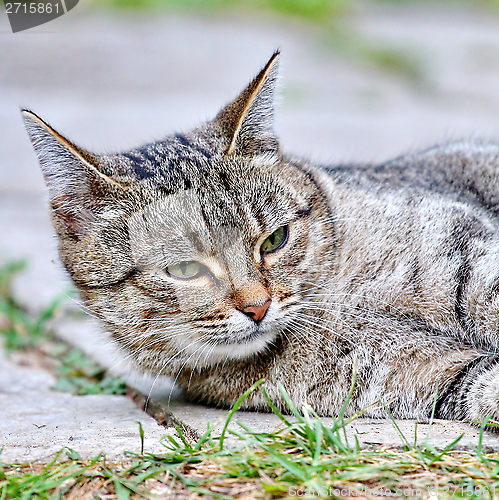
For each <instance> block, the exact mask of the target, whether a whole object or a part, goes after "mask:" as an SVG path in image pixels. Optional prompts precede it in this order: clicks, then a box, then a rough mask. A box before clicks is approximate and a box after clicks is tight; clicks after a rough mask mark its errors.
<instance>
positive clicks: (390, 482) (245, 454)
mask: <svg viewBox="0 0 499 500" xmlns="http://www.w3.org/2000/svg"><path fill="white" fill-rule="evenodd" d="M256 386H257V384H255V386H253V387H252V388H251V389H250V390H249V391H248V392H247V393H246V394H245V395H246V396H247V395H248V393H249V392H250V391H252V390H257V387H256ZM282 394H283V396H284V397H285V399H287V404H288V406H289V408H290V410H291V412H292V414H293V415H294V418H293V419H292V418H288V417H285V416H284V415H282V414H281V413H280V412H279V411H277V410H276V413H277V415H278V416H279V418H280V419H281V421H282V424H281V426H280V427H279V428H277V429H276V430H275V431H273V432H258V431H254V430H251V429H249V428H247V427H245V426H244V425H243V424H241V423H239V426H240V430H239V431H234V430H231V429H229V428H228V423H229V421H230V420H231V419H232V418H233V415H234V411H231V412H229V413H228V415H227V419H226V422H225V425H224V427H223V430H224V432H223V433H222V436H220V435H216V433H215V430H214V429H210V428H208V429H207V431H206V433H205V434H204V435H203V436H202V437H201V438H200V439H199V440H198V441H196V442H191V441H189V440H188V439H187V438H186V437H184V436H183V435H182V433H181V432H180V430H178V429H177V430H178V436H179V437H178V438H174V437H172V436H168V437H167V438H165V439H164V442H163V444H164V447H165V450H164V452H163V453H160V454H157V453H156V454H153V453H147V450H146V452H145V453H142V454H140V455H138V454H132V453H130V454H129V457H130V458H129V460H128V461H126V462H125V463H121V464H117V463H110V462H107V461H106V460H105V459H104V458H103V457H101V456H99V457H97V458H96V459H95V460H93V461H82V460H80V458H79V457H78V455H77V454H76V452H74V450H70V449H66V455H67V457H68V460H67V461H66V462H63V463H61V462H60V461H59V460H57V459H56V460H54V461H53V462H52V463H50V464H48V465H46V466H43V465H30V466H24V467H23V466H17V467H16V466H7V465H4V466H2V467H0V498H2V499H3V498H23V499H24V498H26V499H28V498H30V499H31V498H34V499H49V498H50V499H56V498H69V497H71V498H79V497H82V496H84V495H89V496H88V497H89V498H92V496H91V495H95V496H94V498H99V497H100V498H103V497H104V498H118V499H128V498H132V497H133V498H168V497H170V496H171V495H172V491H176V492H177V493H183V494H184V495H186V496H188V495H195V494H196V495H200V496H201V497H203V498H218V499H228V498H238V497H241V496H243V495H244V494H245V493H246V494H247V493H248V492H254V493H253V495H254V496H252V497H251V498H269V499H270V498H272V499H273V498H290V497H293V496H300V497H301V498H316V497H317V496H322V497H327V498H341V497H342V496H346V495H345V494H346V493H348V494H350V496H354V495H355V496H360V497H364V496H367V497H368V498H369V495H370V496H371V497H383V496H385V497H386V496H398V497H413V498H427V497H428V496H429V493H430V492H436V493H437V495H438V498H440V499H445V498H463V497H464V498H477V499H478V498H479V499H487V498H496V496H497V495H496V494H495V492H496V489H498V488H499V457H498V456H497V455H484V454H482V453H481V452H480V451H479V450H477V452H476V453H472V452H471V453H465V452H455V451H452V446H449V447H448V448H447V449H446V450H443V451H439V450H436V449H434V448H433V447H431V446H430V445H429V444H428V442H427V441H425V442H424V443H423V444H422V445H418V444H416V443H415V444H413V445H409V444H408V443H409V441H410V440H409V439H407V438H406V437H403V442H404V444H405V445H406V446H407V450H406V451H403V452H402V451H396V450H384V451H365V450H360V449H359V446H358V443H357V442H353V443H352V442H348V440H347V439H346V437H345V436H346V434H345V432H344V430H345V426H346V425H347V424H348V421H349V420H346V419H343V418H338V419H337V420H336V421H335V423H334V424H333V425H332V426H325V425H324V424H323V423H322V422H321V420H320V419H318V418H316V415H314V414H313V412H312V411H311V410H308V412H307V414H306V415H301V414H300V413H299V412H298V411H297V410H296V408H295V407H294V406H293V405H292V403H291V402H290V401H289V398H287V395H286V393H285V392H284V391H282ZM227 438H230V447H227V446H226V444H227ZM63 453H64V451H62V452H61V454H63ZM307 492H308V493H309V494H308V495H307V494H306V493H307ZM99 495H100V496H99ZM104 495H106V496H104ZM192 498H198V497H197V496H196V497H194V496H193V497H192ZM246 498H248V497H246Z"/></svg>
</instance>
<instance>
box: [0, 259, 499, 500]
mask: <svg viewBox="0 0 499 500" xmlns="http://www.w3.org/2000/svg"><path fill="white" fill-rule="evenodd" d="M23 268H24V264H23V263H20V262H16V263H11V264H7V265H5V266H3V267H0V331H1V332H2V335H3V337H4V339H5V343H6V345H7V347H8V349H9V351H10V352H11V353H16V352H17V353H18V352H25V351H26V350H28V351H29V350H35V351H36V352H37V354H39V355H42V356H45V357H47V358H48V359H49V361H50V363H52V364H53V365H54V366H55V368H56V371H58V373H59V379H58V383H57V385H58V386H59V388H60V389H65V390H69V391H71V392H75V393H77V394H88V393H94V392H107V391H109V393H116V392H118V393H119V392H120V385H119V383H118V382H116V383H117V384H118V387H115V386H114V383H115V382H110V381H109V380H110V379H107V377H106V376H105V374H103V373H102V370H101V369H99V368H98V367H95V365H94V364H93V363H91V362H90V361H89V360H88V359H86V358H85V357H84V355H83V354H82V353H81V352H76V351H74V350H73V349H71V348H68V347H67V346H66V345H64V344H62V343H60V342H57V341H55V340H54V338H53V337H52V336H51V335H50V333H49V330H48V321H49V319H50V318H52V317H53V316H54V313H55V311H56V310H57V307H58V304H59V303H60V300H57V301H54V303H52V304H51V305H50V306H49V307H48V308H47V309H46V310H45V311H43V312H42V313H41V314H40V315H38V316H37V317H32V316H31V315H30V314H28V313H27V311H25V310H24V309H23V308H22V307H21V306H20V305H19V304H18V303H17V302H16V300H15V299H14V298H13V296H12V287H11V283H12V279H13V278H14V276H15V275H16V273H18V272H20V271H21V270H22V269H23ZM111 380H112V379H111ZM261 382H262V381H260V382H258V383H256V384H255V385H254V386H252V387H251V388H249V389H248V391H246V392H245V393H244V394H243V395H242V396H241V398H240V399H239V401H238V402H237V403H236V405H235V406H234V408H233V409H232V410H231V411H229V412H228V413H227V417H226V419H225V421H224V422H222V424H220V428H211V427H210V426H208V428H207V430H206V432H205V433H204V435H203V436H202V437H201V438H200V439H197V440H196V439H192V438H189V437H188V436H187V435H185V434H183V433H182V431H181V430H180V428H177V436H178V437H172V436H166V437H164V440H163V445H164V452H163V453H160V454H157V453H156V454H153V453H148V452H147V450H142V452H141V454H132V453H128V459H127V460H125V461H123V462H120V463H113V462H109V461H107V460H106V459H105V457H103V456H97V457H96V458H95V459H94V460H81V458H80V457H79V455H78V453H77V452H76V451H75V450H73V449H71V448H65V449H63V450H61V452H60V453H59V454H58V456H57V457H56V458H55V459H54V460H53V461H52V462H51V463H49V464H37V463H35V464H24V465H18V464H17V465H9V464H3V465H2V464H1V463H0V500H7V499H26V500H28V499H61V498H68V499H70V498H71V499H73V498H89V499H90V498H105V499H119V500H124V499H131V498H173V497H174V498H189V499H190V498H192V499H194V498H216V499H229V498H241V499H243V498H246V499H248V498H264V499H280V498H294V497H300V498H317V497H324V498H345V497H360V498H393V497H402V498H432V499H435V498H439V499H446V498H475V499H492V498H498V497H499V454H484V453H482V451H481V441H482V440H481V437H480V441H479V443H478V447H477V449H476V450H475V451H470V452H459V451H455V450H454V449H453V448H454V447H455V445H456V444H457V442H458V441H459V440H456V441H454V443H450V445H449V446H448V447H447V448H446V449H444V450H437V449H435V448H434V447H432V446H431V444H430V442H429V439H428V436H427V438H426V439H425V440H424V441H423V443H417V442H414V441H413V440H411V439H410V438H408V437H407V436H404V435H402V433H400V437H401V443H402V445H403V447H404V448H405V450H404V451H400V450H390V449H374V450H373V449H372V450H367V449H364V450H362V449H360V446H359V443H358V442H357V440H356V439H355V440H354V441H353V442H352V440H350V441H349V440H348V439H347V433H346V427H347V426H348V424H349V422H350V421H351V420H352V419H353V418H355V417H351V418H349V419H346V418H344V417H343V411H342V412H340V414H339V416H338V418H337V419H335V420H334V424H333V425H332V426H326V425H324V423H323V422H322V421H321V420H320V419H319V418H318V417H317V415H315V413H314V412H313V410H312V409H311V408H307V407H305V409H304V413H303V414H302V413H300V412H299V411H298V410H297V409H296V408H295V406H294V405H293V403H292V402H291V400H290V399H289V397H288V395H287V394H286V392H285V391H284V389H283V388H281V394H282V397H283V398H284V401H286V404H287V406H288V408H289V410H290V414H291V417H286V416H284V415H283V414H282V413H281V412H280V411H279V410H278V409H277V408H275V407H274V408H273V410H274V413H275V414H276V415H277V416H278V417H279V418H280V420H281V425H280V426H279V427H278V428H276V429H275V430H274V431H272V432H260V431H254V430H252V429H250V428H248V427H246V426H245V425H244V424H242V423H240V422H238V427H237V429H238V430H234V429H233V427H232V426H231V427H229V423H230V422H231V421H232V420H233V419H234V418H235V415H236V413H235V412H236V410H237V409H238V408H239V406H240V404H241V403H242V401H243V400H244V398H245V397H247V396H248V395H249V394H250V393H251V392H252V391H255V390H262V391H263V394H264V396H266V393H265V391H264V390H263V389H262V388H261V387H259V385H260V384H261ZM123 387H124V385H123ZM352 387H353V384H352ZM267 399H268V398H267ZM347 402H348V398H347V400H346V402H345V405H344V408H346V403H347ZM393 425H394V426H395V427H396V428H397V429H398V427H397V424H396V422H395V421H393ZM484 428H485V425H483V426H482V429H481V433H483V432H484ZM137 432H138V434H139V436H140V438H141V440H142V443H144V431H143V429H142V427H141V426H140V424H139V427H138V429H137ZM399 432H400V431H399ZM428 434H430V431H429V432H428ZM481 435H482V434H481ZM0 457H1V455H0ZM433 493H434V495H433V497H432V496H431V495H432V494H433ZM435 495H436V497H435Z"/></svg>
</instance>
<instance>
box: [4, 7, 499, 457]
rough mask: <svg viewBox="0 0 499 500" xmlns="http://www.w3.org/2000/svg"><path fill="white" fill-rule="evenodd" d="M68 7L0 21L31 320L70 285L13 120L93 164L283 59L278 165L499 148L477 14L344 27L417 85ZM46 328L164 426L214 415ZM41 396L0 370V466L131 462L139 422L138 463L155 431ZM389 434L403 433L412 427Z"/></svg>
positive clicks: (312, 57) (115, 409) (245, 34)
mask: <svg viewBox="0 0 499 500" xmlns="http://www.w3.org/2000/svg"><path fill="white" fill-rule="evenodd" d="M80 4H82V5H80ZM80 4H79V5H78V8H76V9H74V10H73V11H71V13H70V14H68V15H66V16H63V17H61V18H59V19H57V20H55V21H53V22H51V23H50V24H47V25H43V26H40V27H38V28H35V29H32V30H29V31H26V32H21V33H17V34H15V35H13V34H12V33H10V29H9V26H8V22H7V17H6V15H5V14H4V12H3V11H2V12H0V40H1V41H0V43H1V47H2V50H1V51H0V89H1V92H0V137H1V138H2V139H1V141H0V260H6V259H11V258H27V259H28V261H29V269H28V271H27V272H26V273H25V274H23V275H22V276H20V277H19V278H18V279H17V280H16V283H15V290H16V295H17V296H18V297H19V298H20V299H21V300H22V301H23V303H25V304H27V305H28V306H29V307H30V309H32V310H41V309H43V307H45V306H46V305H47V304H48V303H49V302H50V301H51V300H53V299H54V298H55V297H57V296H58V295H60V294H61V293H65V290H67V289H68V287H69V286H70V285H69V283H68V280H67V278H66V277H65V274H64V272H63V270H62V266H61V265H60V264H59V263H58V259H57V252H56V246H55V239H54V237H53V229H52V227H51V224H50V220H49V217H48V213H47V210H46V205H45V201H44V199H45V193H44V186H43V179H42V176H41V173H40V170H39V168H38V165H37V162H36V159H35V156H34V153H33V151H32V148H31V145H30V144H29V141H28V139H27V136H26V133H25V131H24V129H23V125H22V121H21V118H20V114H19V107H21V106H29V107H31V108H32V109H33V110H34V111H35V112H37V113H39V114H40V115H41V116H43V117H44V118H45V119H47V120H48V121H49V122H50V123H52V124H53V125H54V126H55V127H56V128H57V129H59V130H60V131H61V132H63V133H65V134H66V135H68V136H69V138H71V139H73V140H75V141H76V142H77V143H79V144H80V145H81V146H83V147H88V148H90V149H93V150H95V151H97V152H106V151H112V150H118V149H120V148H125V147H130V146H136V145H138V144H140V143H141V142H145V141H148V140H152V139H154V138H160V137H162V136H163V135H165V134H166V133H169V132H171V131H173V130H178V129H186V128H189V127H192V126H195V125H196V124H198V123H199V121H200V120H203V119H206V118H210V117H212V116H214V114H215V113H216V112H217V111H218V109H219V107H220V106H221V105H222V104H223V103H225V102H227V101H228V100H229V99H230V98H232V97H234V96H235V95H236V94H237V93H238V92H239V91H240V90H241V89H242V88H243V87H244V85H245V84H246V83H247V82H248V81H249V79H250V78H251V77H252V76H254V75H255V74H256V73H257V71H258V70H259V69H260V67H261V66H262V65H263V64H264V62H265V61H266V60H267V59H268V57H269V55H270V54H271V53H272V52H273V50H274V49H275V48H276V47H280V48H281V50H282V75H283V79H282V86H281V89H282V91H281V95H282V98H281V100H280V103H279V106H278V112H277V130H278V132H279V134H280V136H281V138H282V145H283V148H284V149H285V150H287V151H290V152H291V151H292V152H294V153H296V154H300V155H304V156H310V157H312V158H314V159H316V160H317V161H321V162H335V161H350V160H355V161H361V160H383V159H385V158H388V157H390V156H393V155H397V154H400V153H402V152H405V151H407V150H410V149H414V148H416V147H425V146H428V145H431V144H433V143H436V142H440V141H442V140H447V139H451V138H456V137H462V136H468V135H471V134H475V135H480V136H492V137H494V136H495V137H499V120H498V119H497V116H498V114H499V93H498V92H497V89H498V85H499V63H498V61H499V57H498V55H499V17H497V16H495V15H491V14H490V12H488V11H480V10H466V9H464V8H463V7H455V6H453V5H451V4H446V5H445V6H441V7H434V6H432V5H430V4H428V3H426V4H425V5H424V6H420V5H401V6H393V5H392V6H389V5H384V6H382V7H377V8H374V7H372V6H371V7H368V8H367V7H366V8H365V9H364V10H359V11H357V12H356V13H354V14H352V15H351V16H350V18H349V19H347V24H346V31H347V32H348V33H349V34H350V36H352V37H353V38H354V39H357V40H358V41H359V40H360V41H364V42H366V43H367V45H368V46H369V47H372V48H378V49H384V48H396V49H397V50H401V51H402V52H403V53H405V54H406V55H408V56H409V57H414V58H415V60H417V61H420V63H421V65H420V66H421V72H422V78H421V79H420V80H419V81H409V80H408V79H407V78H405V77H404V76H402V75H401V74H400V73H399V74H397V73H394V74H390V73H388V72H384V71H381V70H379V69H378V68H376V66H375V65H374V64H370V63H369V62H368V63H367V64H366V63H360V62H359V60H356V59H355V58H353V57H349V56H348V57H346V56H345V54H348V51H346V50H345V51H344V53H343V54H344V55H341V54H339V53H338V52H335V51H333V50H332V49H331V47H330V45H336V46H338V45H337V44H331V43H330V42H331V41H332V40H331V39H330V38H328V37H329V35H324V36H322V35H321V36H318V35H317V34H316V33H314V30H313V28H311V27H308V26H306V25H305V24H302V23H299V22H296V21H289V20H288V21H285V20H283V19H277V18H275V19H271V18H270V17H265V18H262V17H258V16H253V17H247V18H244V17H241V16H232V17H224V16H217V15H212V16H210V17H203V16H181V15H168V14H165V15H157V16H147V15H139V14H137V13H135V14H133V15H127V14H125V13H120V14H119V15H118V14H116V15H110V14H105V13H102V12H100V13H99V12H98V11H95V12H94V11H92V10H91V9H87V10H85V7H84V2H80ZM340 52H341V51H340ZM371 63H372V61H371ZM72 303H73V304H74V306H75V307H78V304H77V301H76V299H73V302H72V301H71V300H69V299H68V304H72ZM55 327H56V329H57V331H58V332H59V334H60V335H61V337H63V338H64V339H66V340H67V341H69V342H71V343H73V344H75V345H79V346H81V347H82V348H84V349H85V351H86V352H87V353H88V354H90V355H91V356H92V357H93V358H94V359H96V360H97V361H98V362H99V363H101V364H102V365H103V366H106V367H108V368H110V369H111V370H112V372H113V373H115V374H118V373H119V374H120V375H123V376H125V377H126V378H127V380H128V382H129V384H131V385H133V386H134V387H137V388H139V389H140V390H141V391H142V392H144V393H146V394H148V393H149V392H151V394H152V395H153V396H154V397H157V398H161V399H162V400H163V401H166V402H167V403H168V402H170V403H171V404H172V406H171V408H172V411H173V413H174V415H176V416H177V417H178V418H179V419H180V420H181V421H183V422H185V423H186V424H188V425H189V426H191V427H193V428H194V429H196V430H198V431H199V432H202V431H204V429H205V428H206V421H207V420H210V421H211V422H213V421H217V420H218V419H220V418H222V417H223V416H224V415H225V412H223V411H219V410H215V409H207V408H204V407H200V406H194V405H187V404H184V403H181V402H179V401H178V400H176V399H175V398H176V397H177V394H176V393H175V392H172V386H171V382H170V381H169V380H167V379H161V380H158V381H155V379H154V378H153V377H147V376H143V375H140V374H137V373H136V372H134V371H133V369H132V367H131V366H130V365H129V364H127V363H126V362H125V361H124V360H123V358H122V357H120V355H119V353H117V351H116V350H113V349H112V347H109V343H108V342H107V340H106V339H105V338H103V336H102V334H101V333H100V332H99V330H98V329H96V328H95V326H94V325H93V324H92V322H87V321H79V320H77V319H74V318H73V319H71V320H70V321H68V320H67V319H64V321H62V320H61V321H59V322H56V323H55ZM51 384H52V379H51V376H50V374H47V373H46V372H41V371H38V370H34V369H30V368H27V367H19V366H15V365H13V364H12V363H10V362H8V361H6V360H4V359H0V447H1V446H4V451H3V453H2V455H0V459H1V460H7V461H10V460H28V459H29V460H31V459H34V458H40V457H47V456H48V455H50V454H51V453H53V452H54V451H55V450H56V449H59V448H60V447H62V446H70V447H71V448H74V449H76V450H77V451H79V452H80V453H81V454H82V455H84V456H91V455H93V454H95V453H96V452H98V451H100V450H101V449H104V450H105V452H106V454H108V456H114V455H113V454H120V453H122V451H123V450H124V449H132V450H135V451H136V450H137V449H138V448H137V447H138V446H139V441H138V432H137V424H136V423H135V421H136V420H141V421H143V422H144V425H145V430H146V440H147V441H146V449H149V450H152V449H154V446H156V445H157V443H158V439H159V437H160V435H161V434H162V433H164V432H165V431H164V429H163V428H161V427H159V426H157V424H155V423H154V421H152V420H151V419H150V417H148V416H147V415H145V414H144V413H142V412H140V411H139V410H138V409H137V408H136V407H134V406H133V404H132V402H131V401H129V400H127V399H125V398H121V397H112V396H92V397H74V396H70V395H67V394H58V393H54V392H52V391H50V390H49V387H50V386H51ZM170 395H172V397H170ZM236 419H241V421H243V422H245V423H247V424H248V425H249V426H250V427H254V428H255V429H258V430H262V429H267V428H271V427H272V426H275V425H276V424H277V423H278V422H277V420H276V417H275V416H272V415H267V414H252V413H242V412H241V413H238V414H237V415H236ZM399 425H400V426H401V428H402V430H403V432H404V433H405V434H406V435H407V436H413V435H414V423H412V422H402V423H399ZM349 432H350V435H351V436H352V437H353V433H354V432H355V433H356V435H357V437H358V438H359V440H360V442H361V443H364V444H366V445H369V444H372V443H381V444H382V445H392V446H399V445H400V439H399V437H398V436H397V434H396V433H395V432H394V431H393V426H392V424H391V423H390V422H377V421H376V422H369V421H362V420H359V421H357V422H356V423H354V424H353V425H352V429H351V430H350V431H349ZM419 432H420V433H422V434H424V433H425V427H424V425H421V426H419ZM462 432H465V437H464V438H463V440H462V441H461V443H460V446H467V447H471V448H473V447H474V446H476V441H477V433H476V431H474V430H473V429H471V428H469V427H467V426H464V425H462V424H458V423H446V422H437V423H435V425H434V427H433V429H432V434H431V442H432V443H434V444H438V445H443V444H444V443H445V442H447V441H452V440H453V439H454V438H455V437H457V436H458V435H460V434H461V433H462ZM71 437H72V438H73V439H72V440H70V438H71ZM485 446H486V447H489V448H490V449H494V450H496V449H498V447H497V438H496V437H495V436H490V435H488V436H486V439H485ZM116 456H118V455H116Z"/></svg>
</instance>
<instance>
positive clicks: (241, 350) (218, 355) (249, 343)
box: [205, 331, 277, 365]
mask: <svg viewBox="0 0 499 500" xmlns="http://www.w3.org/2000/svg"><path fill="white" fill-rule="evenodd" d="M276 336H277V332H276V331H270V332H265V333H258V334H255V335H251V336H248V337H246V338H243V339H240V340H237V341H234V342H231V343H229V344H218V345H217V346H215V347H214V348H213V350H212V351H211V352H210V354H209V356H208V357H207V358H206V359H205V364H207V365H209V364H216V363H220V362H224V361H227V360H231V359H234V360H236V359H244V358H248V357H251V356H254V355H255V354H258V353H260V352H262V351H263V350H265V349H266V348H267V347H268V346H269V345H271V344H272V343H273V342H274V340H275V339H276Z"/></svg>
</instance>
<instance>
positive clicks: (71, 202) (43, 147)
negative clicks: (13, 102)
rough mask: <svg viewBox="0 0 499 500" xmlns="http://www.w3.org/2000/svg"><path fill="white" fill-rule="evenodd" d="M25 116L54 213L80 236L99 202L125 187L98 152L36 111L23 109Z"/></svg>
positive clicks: (72, 231)
mask: <svg viewBox="0 0 499 500" xmlns="http://www.w3.org/2000/svg"><path fill="white" fill-rule="evenodd" d="M22 116H23V119H24V123H25V125H26V130H27V132H28V135H29V138H30V139H31V142H32V143H33V147H34V149H35V151H36V154H37V155H38V160H39V162H40V166H41V168H42V172H43V176H44V178H45V182H46V184H47V186H48V188H49V192H50V201H51V205H52V210H53V213H54V215H56V217H57V218H58V219H59V222H62V223H64V224H65V225H66V226H67V227H66V229H67V230H68V231H69V232H71V233H74V235H76V236H78V235H81V234H82V233H84V232H85V229H87V228H88V226H89V225H90V223H91V222H92V219H93V210H94V209H95V207H96V205H98V204H99V201H101V202H102V201H103V200H105V198H106V194H107V193H109V194H111V193H112V192H113V191H115V190H116V189H120V188H121V189H122V188H123V186H121V185H120V184H119V183H117V182H116V181H115V180H113V179H112V178H111V177H109V176H108V175H106V173H104V172H103V171H102V170H103V169H102V167H100V166H99V162H98V157H97V156H96V155H93V154H91V153H88V152H87V151H85V150H83V149H81V148H79V147H78V146H76V145H75V144H73V143H72V142H71V141H69V140H68V139H66V138H65V137H63V136H62V135H61V134H59V133H58V132H57V131H56V130H54V129H53V128H52V127H51V126H50V125H49V124H48V123H46V122H44V121H43V120H42V119H41V118H40V117H39V116H37V115H36V114H35V113H33V112H31V111H29V110H27V109H23V110H22Z"/></svg>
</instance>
